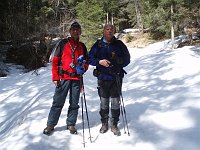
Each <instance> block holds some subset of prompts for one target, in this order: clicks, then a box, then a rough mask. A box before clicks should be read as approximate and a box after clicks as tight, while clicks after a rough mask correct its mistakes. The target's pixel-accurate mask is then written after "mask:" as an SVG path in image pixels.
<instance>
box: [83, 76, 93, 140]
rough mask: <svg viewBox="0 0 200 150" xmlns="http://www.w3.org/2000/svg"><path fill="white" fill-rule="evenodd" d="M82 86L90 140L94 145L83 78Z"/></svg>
mask: <svg viewBox="0 0 200 150" xmlns="http://www.w3.org/2000/svg"><path fill="white" fill-rule="evenodd" d="M81 82H82V83H81V84H82V93H83V100H84V104H85V112H86V117H87V123H88V130H89V136H90V137H89V138H90V142H91V143H92V136H91V132H90V122H89V117H88V111H87V103H86V98H85V90H84V83H83V77H82V78H81Z"/></svg>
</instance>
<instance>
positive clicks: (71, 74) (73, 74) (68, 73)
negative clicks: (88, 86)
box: [62, 70, 80, 77]
mask: <svg viewBox="0 0 200 150" xmlns="http://www.w3.org/2000/svg"><path fill="white" fill-rule="evenodd" d="M62 74H66V75H69V76H70V77H80V75H78V74H76V72H68V71H66V70H62Z"/></svg>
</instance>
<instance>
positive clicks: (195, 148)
mask: <svg viewBox="0 0 200 150" xmlns="http://www.w3.org/2000/svg"><path fill="white" fill-rule="evenodd" d="M167 43H169V42H166V41H163V42H159V43H155V44H151V45H149V46H147V47H145V48H140V49H138V48H130V49H129V51H130V53H131V63H130V65H129V66H127V67H126V68H125V70H126V71H127V73H128V74H127V75H126V76H125V78H124V82H123V101H124V105H125V110H126V116H127V122H128V128H129V131H130V136H128V134H127V128H125V130H124V123H123V118H122V116H121V117H120V123H119V128H120V130H121V133H122V135H121V136H119V137H117V136H115V135H113V133H112V132H111V131H110V130H109V131H108V132H107V133H105V134H100V133H99V129H100V127H101V122H100V116H99V98H98V95H97V88H96V87H97V82H96V78H95V77H94V76H93V75H92V70H93V67H92V66H90V68H89V70H88V71H87V72H86V73H85V75H84V85H85V94H86V102H87V110H88V116H89V123H90V133H91V135H92V143H91V142H90V139H89V130H88V126H87V120H86V116H85V108H84V118H85V121H84V123H85V130H84V135H85V142H86V143H85V148H84V146H83V132H82V117H81V108H80V109H79V116H78V121H77V125H76V127H77V129H78V135H71V134H70V133H69V131H67V130H66V125H65V119H66V114H67V108H68V98H67V101H66V103H65V106H64V108H63V111H62V114H61V116H60V120H59V122H58V125H57V126H56V128H55V132H54V133H53V135H51V136H46V135H44V134H43V133H42V131H43V129H44V128H45V127H46V121H47V117H48V113H49V110H50V107H51V104H52V96H53V94H54V85H53V84H52V82H51V64H48V66H47V67H43V68H40V69H39V70H38V73H39V75H38V76H37V75H36V74H34V73H33V72H28V73H22V72H21V71H20V67H19V66H18V67H17V68H16V69H15V68H14V67H11V66H10V68H11V69H12V70H11V74H10V75H9V76H7V77H2V78H0V112H1V113H0V145H1V148H0V149H2V150H12V149H15V150H81V149H83V150H94V149H95V150H97V149H105V150H107V149H114V150H122V149H123V150H131V149H134V150H180V149H181V150H199V147H200V143H199V139H200V119H199V114H200V101H199V100H200V91H199V89H200V67H199V64H200V55H199V54H200V53H199V52H200V46H196V47H194V46H185V47H183V48H178V49H174V50H171V49H169V45H167V46H166V44H167ZM165 47H167V49H165ZM80 106H81V103H80ZM124 131H126V134H125V133H124Z"/></svg>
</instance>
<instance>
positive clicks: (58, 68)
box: [43, 21, 89, 135]
mask: <svg viewBox="0 0 200 150" xmlns="http://www.w3.org/2000/svg"><path fill="white" fill-rule="evenodd" d="M69 33H70V35H71V37H69V38H67V39H63V40H61V41H60V42H59V45H58V47H57V48H56V51H55V54H54V57H53V59H52V80H53V83H54V84H55V86H56V89H55V93H54V96H53V103H52V106H51V109H50V112H49V116H48V120H47V127H46V128H45V129H44V131H43V133H44V134H46V135H50V134H51V132H52V131H53V130H54V127H55V126H56V125H57V123H58V120H59V117H60V114H61V111H62V108H63V106H64V103H65V100H66V97H67V94H68V91H69V108H68V114H67V119H66V124H67V129H68V130H69V131H70V133H71V134H76V133H77V129H76V128H75V124H76V121H77V116H78V109H79V105H78V104H79V97H80V89H81V86H82V85H81V83H82V82H81V80H82V75H83V74H84V72H85V71H86V70H87V69H88V65H89V64H88V54H87V48H86V46H85V45H84V43H82V42H80V41H79V37H80V35H81V26H80V24H79V23H78V22H76V21H75V22H73V23H72V24H71V26H70V29H69Z"/></svg>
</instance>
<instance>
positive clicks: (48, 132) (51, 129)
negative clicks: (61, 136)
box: [43, 126, 54, 136]
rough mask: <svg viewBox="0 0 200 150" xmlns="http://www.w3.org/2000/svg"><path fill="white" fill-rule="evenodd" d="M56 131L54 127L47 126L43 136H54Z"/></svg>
mask: <svg viewBox="0 0 200 150" xmlns="http://www.w3.org/2000/svg"><path fill="white" fill-rule="evenodd" d="M53 130H54V126H47V127H46V128H45V129H44V130H43V134H46V135H48V136H49V135H50V134H52V132H53Z"/></svg>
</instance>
